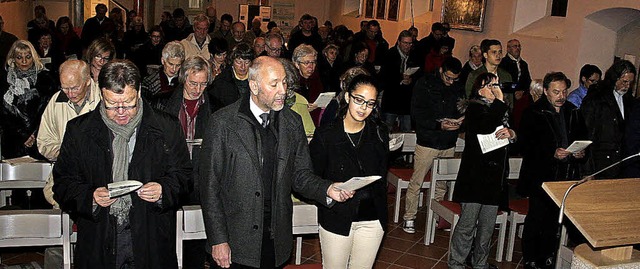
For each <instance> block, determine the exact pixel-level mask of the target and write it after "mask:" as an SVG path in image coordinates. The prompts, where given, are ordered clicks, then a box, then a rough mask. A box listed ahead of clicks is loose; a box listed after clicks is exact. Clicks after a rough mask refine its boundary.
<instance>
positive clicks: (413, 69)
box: [404, 67, 420, 76]
mask: <svg viewBox="0 0 640 269" xmlns="http://www.w3.org/2000/svg"><path fill="white" fill-rule="evenodd" d="M418 69H420V67H409V68H407V69H406V70H404V75H406V76H411V75H413V74H415V73H416V72H418Z"/></svg>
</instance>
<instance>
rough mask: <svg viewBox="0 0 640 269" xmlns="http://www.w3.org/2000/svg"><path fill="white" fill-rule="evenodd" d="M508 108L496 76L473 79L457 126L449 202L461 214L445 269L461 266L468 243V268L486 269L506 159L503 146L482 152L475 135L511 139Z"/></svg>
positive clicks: (513, 136) (481, 76)
mask: <svg viewBox="0 0 640 269" xmlns="http://www.w3.org/2000/svg"><path fill="white" fill-rule="evenodd" d="M508 109H509V107H508V106H507V105H506V104H505V103H504V95H503V94H502V91H501V90H500V84H499V83H498V77H497V76H496V75H494V74H492V73H483V74H481V75H479V76H478V77H477V78H476V80H475V81H474V83H473V87H472V91H471V96H470V98H469V101H468V106H467V108H466V112H465V120H464V122H465V123H464V126H463V128H464V129H465V133H466V134H465V136H466V138H467V139H466V140H465V143H466V144H465V148H464V152H463V153H462V161H461V163H460V170H459V172H458V178H457V180H456V186H455V189H454V191H453V200H454V201H455V202H458V203H460V204H461V207H462V211H461V214H460V220H459V221H458V223H457V225H456V227H455V229H454V230H453V235H452V237H451V244H450V252H451V254H450V255H449V268H460V269H462V268H465V259H466V257H467V256H468V254H469V251H470V250H471V245H473V246H474V249H473V257H472V258H471V265H472V267H473V268H488V263H487V259H488V257H489V250H490V247H491V244H490V243H491V236H492V235H493V230H494V226H495V222H496V214H497V212H498V204H499V202H500V201H501V195H502V191H503V190H502V186H503V184H502V182H503V180H504V179H505V171H506V169H508V168H507V165H506V163H507V161H508V159H507V158H508V157H507V147H506V146H505V147H501V148H499V149H496V150H493V151H489V152H487V153H484V154H483V153H482V150H481V148H480V143H479V141H478V138H477V135H479V134H493V135H495V137H496V138H497V139H499V140H502V139H509V140H514V139H515V138H516V134H515V132H514V131H513V130H512V129H510V128H508V127H507V126H508V125H507V121H508V119H509V118H508V114H507V111H508ZM496 128H497V129H498V130H497V131H496ZM474 231H475V237H474Z"/></svg>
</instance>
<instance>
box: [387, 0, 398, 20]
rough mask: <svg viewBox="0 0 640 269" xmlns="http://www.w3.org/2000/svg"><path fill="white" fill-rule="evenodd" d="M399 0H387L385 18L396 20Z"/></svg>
mask: <svg viewBox="0 0 640 269" xmlns="http://www.w3.org/2000/svg"><path fill="white" fill-rule="evenodd" d="M399 5H400V0H389V12H388V13H387V20H390V21H398V10H399V8H398V6H399Z"/></svg>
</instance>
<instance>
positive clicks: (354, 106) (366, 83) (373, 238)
mask: <svg viewBox="0 0 640 269" xmlns="http://www.w3.org/2000/svg"><path fill="white" fill-rule="evenodd" d="M343 94H344V98H343V99H341V101H340V109H339V113H338V117H337V118H336V120H335V121H334V122H333V123H331V124H328V125H326V126H321V127H320V128H318V129H317V130H316V132H315V134H314V136H313V139H312V140H311V143H310V144H309V149H310V151H311V160H312V162H313V167H314V171H315V173H316V174H317V175H319V176H321V177H322V178H329V179H331V180H333V181H335V182H343V181H347V180H349V179H350V178H352V177H362V176H375V175H378V176H381V177H382V179H379V180H377V181H375V182H373V183H372V184H370V185H368V186H366V187H364V188H362V189H359V190H358V191H356V193H355V195H354V196H353V198H352V199H350V200H348V201H346V202H344V203H340V204H335V205H333V207H331V208H327V207H318V221H319V224H320V244H321V248H322V264H323V265H324V267H325V268H372V267H373V263H374V261H375V258H376V253H377V252H378V248H379V247H380V243H381V241H382V236H383V235H384V228H385V227H386V220H387V197H386V192H387V188H386V180H385V179H384V177H385V176H386V174H387V153H388V152H389V135H388V132H387V129H386V125H385V124H384V123H382V121H381V120H380V117H379V113H378V109H377V107H378V103H377V99H376V98H377V96H378V89H377V88H376V86H375V84H374V82H373V80H372V78H371V77H369V76H366V75H360V76H357V77H355V78H354V79H353V80H352V81H351V83H350V84H349V87H348V88H347V90H346V91H344V92H343Z"/></svg>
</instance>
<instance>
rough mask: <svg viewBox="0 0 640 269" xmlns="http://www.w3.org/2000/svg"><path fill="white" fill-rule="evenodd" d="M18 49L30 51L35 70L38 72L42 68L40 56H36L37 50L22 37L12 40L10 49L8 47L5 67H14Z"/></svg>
mask: <svg viewBox="0 0 640 269" xmlns="http://www.w3.org/2000/svg"><path fill="white" fill-rule="evenodd" d="M18 51H20V52H25V51H26V52H29V53H31V59H33V65H34V66H35V67H36V72H40V70H43V69H44V64H42V61H41V60H40V56H38V52H37V51H36V49H35V48H34V47H33V45H31V42H29V41H26V40H22V39H20V40H16V42H13V45H11V49H9V53H8V54H7V69H8V68H15V67H16V66H15V61H16V60H15V57H16V55H17V54H18Z"/></svg>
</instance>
